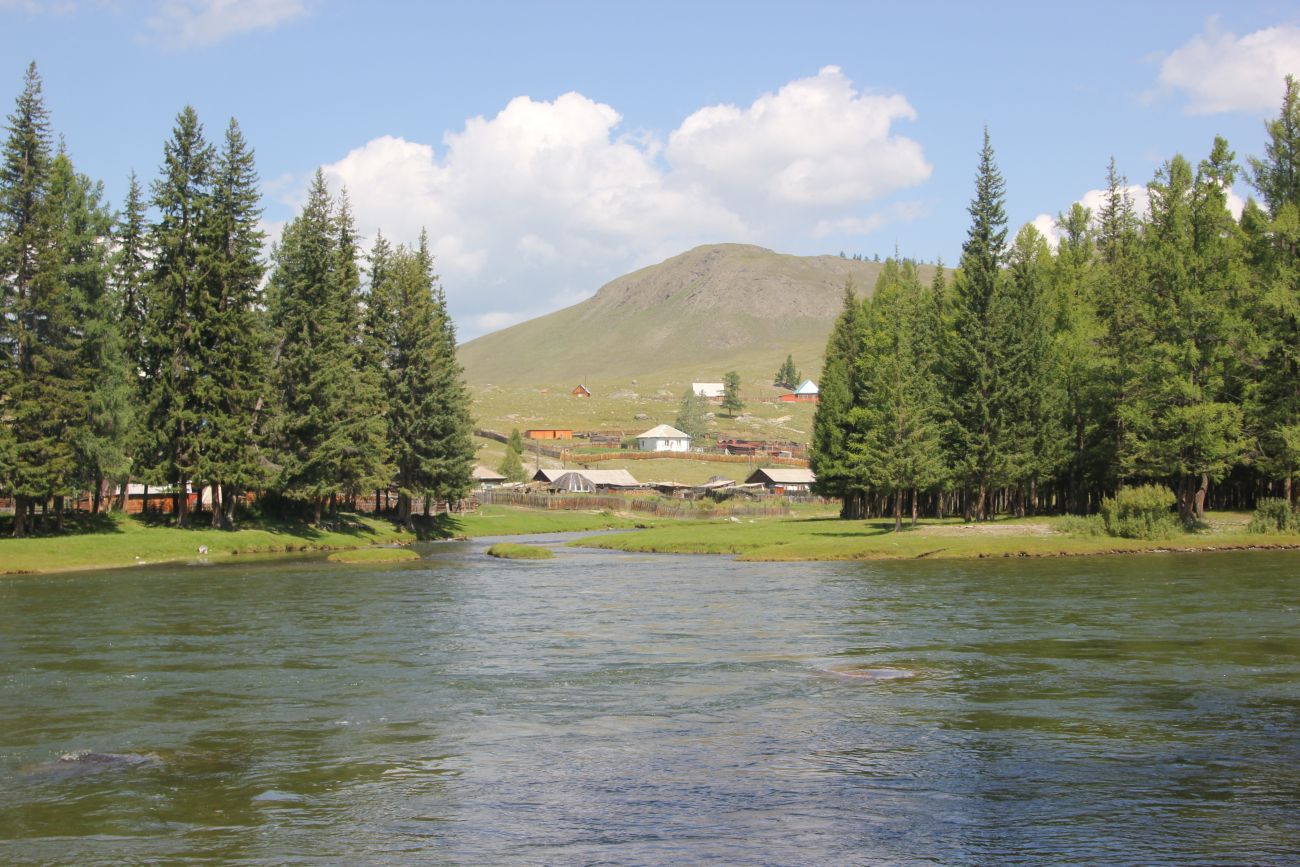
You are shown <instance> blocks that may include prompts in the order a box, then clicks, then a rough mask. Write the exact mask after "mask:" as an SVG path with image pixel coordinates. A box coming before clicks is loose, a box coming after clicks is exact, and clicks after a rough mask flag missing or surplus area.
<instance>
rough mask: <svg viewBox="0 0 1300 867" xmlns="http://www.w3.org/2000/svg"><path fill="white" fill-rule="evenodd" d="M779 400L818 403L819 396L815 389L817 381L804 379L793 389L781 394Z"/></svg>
mask: <svg viewBox="0 0 1300 867" xmlns="http://www.w3.org/2000/svg"><path fill="white" fill-rule="evenodd" d="M781 400H783V401H784V402H786V403H819V402H820V401H821V397H820V395H819V392H818V390H817V383H815V382H813V381H812V380H811V379H805V380H804V381H803V382H801V383H799V387H798V388H796V389H795V390H794V391H792V392H790V393H789V394H783V395H781Z"/></svg>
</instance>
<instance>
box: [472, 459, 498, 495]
mask: <svg viewBox="0 0 1300 867" xmlns="http://www.w3.org/2000/svg"><path fill="white" fill-rule="evenodd" d="M471 475H472V476H473V477H474V481H476V482H478V486H479V487H480V488H482V489H483V490H485V491H490V490H492V489H493V488H495V487H496V486H497V485H501V484H504V483H505V481H506V477H505V476H503V475H501V474H500V473H498V472H497V471H496V470H489V469H488V468H487V467H485V466H483V465H482V464H475V465H474V470H473V472H472V473H471Z"/></svg>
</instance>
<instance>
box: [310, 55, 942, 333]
mask: <svg viewBox="0 0 1300 867" xmlns="http://www.w3.org/2000/svg"><path fill="white" fill-rule="evenodd" d="M914 115H915V112H914V111H913V110H912V108H911V106H910V105H909V104H908V103H907V101H906V100H905V99H903V98H902V97H901V96H878V95H872V94H867V93H858V92H856V91H855V90H854V88H853V86H852V84H851V83H850V82H849V81H848V79H847V78H845V76H844V75H843V73H842V72H840V70H839V69H837V68H835V67H827V68H825V69H823V70H821V72H819V73H818V74H817V75H816V76H814V77H811V78H806V79H801V80H798V81H794V82H791V83H790V84H787V85H786V86H785V87H782V88H781V89H780V90H778V91H777V92H776V93H770V94H765V95H763V96H761V97H759V98H758V99H757V100H756V101H755V102H754V103H753V104H752V105H750V106H748V107H747V108H737V107H735V106H726V105H724V106H710V107H706V108H702V109H700V110H699V111H696V112H695V113H693V114H692V115H690V116H689V117H688V118H686V119H685V120H684V121H683V122H682V123H681V124H680V126H678V128H677V129H675V130H673V131H672V132H671V133H670V134H669V135H668V136H667V141H666V143H665V141H664V140H663V139H661V138H660V137H657V136H655V135H652V134H645V133H639V134H626V133H622V132H621V131H620V125H621V123H622V120H623V118H622V117H621V115H620V114H619V112H618V111H617V110H616V109H615V108H614V107H612V106H610V105H607V104H604V103H600V102H596V101H594V100H592V99H590V98H588V97H586V96H584V95H582V94H580V93H566V94H563V95H562V96H559V97H558V98H556V99H555V100H553V101H544V100H534V99H532V98H529V97H527V96H520V97H516V98H515V99H513V100H511V101H510V102H509V103H508V104H507V105H506V106H505V107H504V108H503V109H501V111H500V112H498V113H497V114H496V115H495V116H493V117H482V116H480V117H474V118H471V119H469V120H468V121H466V123H465V125H464V128H463V129H461V130H459V131H455V132H449V133H447V134H446V135H444V136H443V139H442V142H441V145H442V147H441V148H437V149H436V148H435V147H434V146H433V145H429V144H423V143H419V142H413V141H408V140H406V139H403V138H397V137H393V136H382V137H380V138H376V139H373V140H371V141H369V142H366V143H365V144H363V145H361V146H360V147H358V148H356V149H354V150H353V151H351V152H350V153H348V154H347V155H345V156H344V157H343V158H341V159H340V160H338V161H337V162H334V163H332V164H330V165H327V166H325V167H324V170H325V173H326V175H327V177H328V178H329V179H330V182H331V185H332V186H333V187H335V188H338V187H340V186H346V187H347V189H348V191H349V195H350V197H351V201H352V207H353V211H354V213H355V215H356V218H357V223H358V226H359V228H360V229H361V230H362V231H363V232H364V233H366V234H367V235H373V233H374V231H375V230H377V229H381V230H382V231H383V232H384V234H385V236H386V237H388V238H390V239H392V240H395V241H406V242H410V241H411V240H413V239H414V238H415V237H416V236H417V235H418V233H419V231H420V229H421V228H425V229H427V230H428V232H429V238H430V243H431V245H432V247H433V250H434V253H435V254H436V256H437V266H438V269H439V270H440V272H441V275H442V277H443V282H444V284H445V286H446V288H447V292H448V297H449V299H450V301H451V304H452V307H453V312H455V313H457V315H458V317H459V318H460V320H461V322H462V330H463V331H464V333H465V335H466V336H473V334H476V333H479V332H481V331H484V330H489V329H491V328H494V327H501V326H502V325H504V324H509V323H510V322H511V321H514V320H517V319H519V318H526V316H525V315H524V314H523V313H521V311H525V312H526V313H527V315H533V314H536V313H541V312H546V311H547V310H552V309H555V308H556V307H558V306H561V305H563V304H570V303H574V302H575V301H577V300H580V299H581V298H583V297H586V296H587V295H590V294H591V293H592V292H593V291H594V290H595V289H596V288H598V287H599V286H600V285H601V284H602V283H604V282H606V281H607V280H610V279H612V278H614V277H616V276H618V275H620V274H622V273H625V272H627V271H629V270H631V269H633V268H636V267H640V266H644V265H647V264H651V263H653V262H656V261H659V260H661V259H664V258H667V257H669V256H672V255H675V254H677V253H680V252H682V251H684V250H686V249H689V248H690V247H692V246H695V245H697V244H702V243H711V242H719V241H751V242H756V243H767V244H782V245H784V244H788V242H789V241H790V240H791V239H792V238H797V237H803V238H815V237H823V236H825V235H828V234H835V233H839V234H862V233H866V232H870V231H873V230H875V229H878V228H880V227H882V226H884V225H886V224H888V223H891V222H896V221H898V220H907V219H914V218H916V217H917V216H919V215H920V214H921V212H922V210H921V208H920V206H919V205H916V204H915V203H901V204H892V205H890V204H886V205H884V206H883V207H877V208H876V211H875V212H874V213H865V212H866V211H867V209H868V208H869V207H872V206H873V203H877V204H878V201H879V200H880V199H881V198H883V197H886V196H888V195H889V194H891V193H894V192H897V191H899V190H903V189H906V188H908V187H912V186H915V185H917V184H920V183H922V182H923V181H925V180H926V179H927V178H928V177H929V176H930V172H931V168H930V165H929V164H928V163H927V162H926V161H925V159H924V155H923V153H922V150H921V146H920V145H919V144H917V143H916V142H914V141H912V140H910V139H907V138H904V137H902V136H899V135H895V134H891V131H890V130H891V127H892V125H893V124H894V123H895V122H896V121H899V120H909V119H911V118H913V117H914Z"/></svg>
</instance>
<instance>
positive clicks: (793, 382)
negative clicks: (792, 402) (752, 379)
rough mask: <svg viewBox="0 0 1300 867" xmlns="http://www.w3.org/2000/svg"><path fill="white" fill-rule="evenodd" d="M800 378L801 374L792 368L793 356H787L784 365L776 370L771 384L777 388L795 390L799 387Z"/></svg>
mask: <svg viewBox="0 0 1300 867" xmlns="http://www.w3.org/2000/svg"><path fill="white" fill-rule="evenodd" d="M801 377H802V374H801V373H800V372H799V371H798V370H797V369H796V368H795V366H794V356H793V355H787V356H786V357H785V363H784V364H782V365H781V366H780V367H779V368H778V369H777V371H776V376H775V377H773V379H772V384H773V385H775V386H778V387H779V388H789V389H795V388H798V387H799V382H800V379H801Z"/></svg>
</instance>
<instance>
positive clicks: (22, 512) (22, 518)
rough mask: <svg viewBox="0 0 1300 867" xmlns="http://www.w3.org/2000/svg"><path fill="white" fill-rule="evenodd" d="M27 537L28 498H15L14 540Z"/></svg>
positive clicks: (16, 496)
mask: <svg viewBox="0 0 1300 867" xmlns="http://www.w3.org/2000/svg"><path fill="white" fill-rule="evenodd" d="M26 537H27V498H26V497H23V496H18V495H15V496H14V538H15V539H24V538H26Z"/></svg>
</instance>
